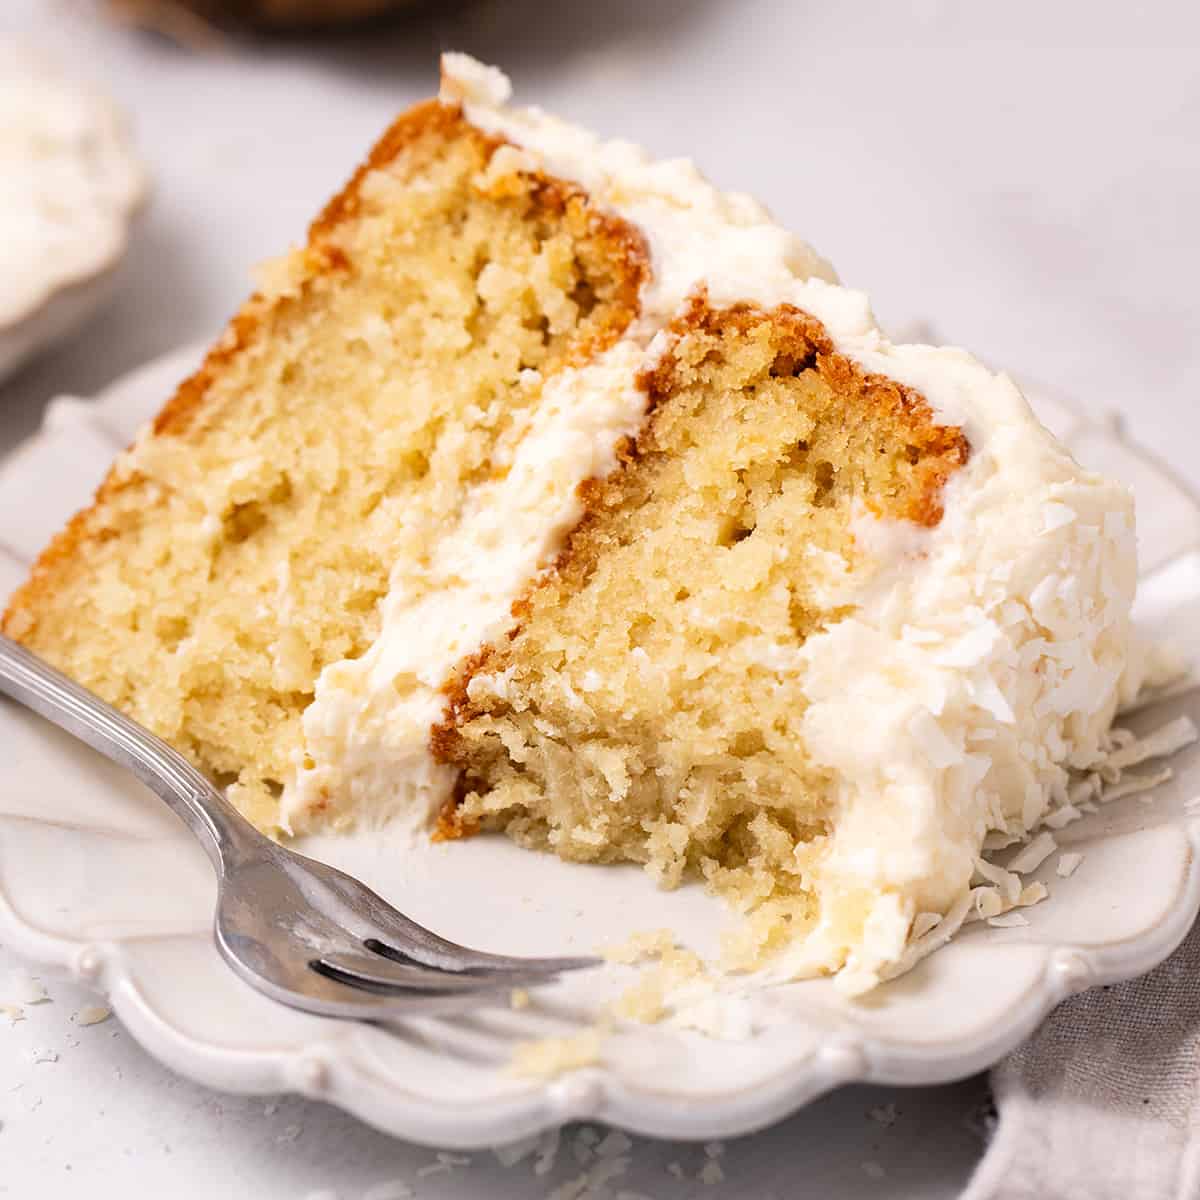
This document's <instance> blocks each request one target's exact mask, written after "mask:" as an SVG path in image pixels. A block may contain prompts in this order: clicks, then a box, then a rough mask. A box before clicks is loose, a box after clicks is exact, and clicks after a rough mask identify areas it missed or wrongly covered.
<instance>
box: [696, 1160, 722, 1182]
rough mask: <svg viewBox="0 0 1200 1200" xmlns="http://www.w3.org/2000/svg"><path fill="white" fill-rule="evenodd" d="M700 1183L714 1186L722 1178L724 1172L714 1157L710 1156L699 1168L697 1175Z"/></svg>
mask: <svg viewBox="0 0 1200 1200" xmlns="http://www.w3.org/2000/svg"><path fill="white" fill-rule="evenodd" d="M698 1178H699V1180H700V1182H701V1183H703V1184H704V1185H705V1186H707V1187H715V1186H716V1185H717V1184H718V1183H720V1182H721V1180H722V1179H724V1178H725V1172H724V1171H722V1170H721V1164H720V1163H719V1162H717V1160H716V1159H715V1158H710V1159H709V1160H708V1162H706V1163H705V1164H704V1166H702V1167H701V1168H700V1174H699V1176H698Z"/></svg>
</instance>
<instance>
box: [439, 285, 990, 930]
mask: <svg viewBox="0 0 1200 1200" xmlns="http://www.w3.org/2000/svg"><path fill="white" fill-rule="evenodd" d="M645 382H646V386H647V387H648V389H649V391H650V392H651V395H652V398H653V400H654V402H655V408H654V411H653V415H652V418H651V421H650V423H649V425H648V427H647V428H646V429H645V430H644V432H643V434H642V436H641V437H640V438H639V440H638V445H637V447H636V451H635V452H634V453H632V455H631V456H630V461H629V462H628V464H627V466H626V469H625V470H624V471H622V472H620V473H618V474H615V475H614V476H611V477H610V478H609V479H608V480H607V481H605V482H603V483H598V484H594V485H593V486H592V488H591V493H590V496H589V503H590V507H591V513H590V515H589V516H588V517H587V518H586V519H585V521H584V522H583V524H582V525H581V526H580V528H579V529H578V530H577V531H576V533H575V535H574V536H573V538H572V539H571V542H570V544H569V546H568V549H567V551H566V552H565V554H564V555H563V558H562V560H561V561H560V563H559V566H558V569H557V570H556V571H555V572H553V573H552V574H551V575H550V576H549V577H548V578H546V579H545V580H543V581H542V582H541V583H540V584H539V586H537V587H535V588H534V589H533V590H532V592H531V594H530V596H529V597H528V599H527V602H526V605H525V608H524V611H523V614H522V621H521V624H520V627H519V629H518V630H517V632H516V633H515V636H514V637H513V638H512V639H511V640H510V641H507V642H506V643H504V644H501V645H497V646H494V647H492V648H491V649H490V650H489V651H488V652H487V653H486V654H485V655H484V656H483V659H482V661H480V662H479V663H477V664H475V666H474V670H473V672H472V674H471V675H470V676H469V677H468V678H467V679H465V680H463V681H460V684H459V689H458V694H457V700H456V704H455V711H454V713H453V716H452V718H451V719H450V720H449V721H448V722H447V724H446V726H445V727H444V728H443V730H442V731H441V733H440V736H439V745H440V748H441V750H442V752H443V754H444V755H445V756H446V757H447V758H449V759H450V760H452V761H454V762H455V763H456V764H458V765H459V766H461V767H462V768H463V771H464V776H463V783H462V786H461V795H460V801H459V806H458V808H457V812H456V819H457V823H458V827H459V828H467V829H469V828H471V827H472V826H473V825H475V824H479V823H483V824H486V825H490V826H495V825H500V826H504V827H506V828H507V829H508V831H509V832H510V833H511V834H513V835H514V836H516V837H517V838H518V839H519V840H521V841H522V842H525V843H527V844H530V845H533V846H541V847H548V848H550V849H552V850H554V852H556V853H557V854H559V855H562V856H564V857H566V858H569V859H576V860H584V861H587V860H602V861H612V860H614V859H632V860H634V861H638V862H644V863H647V864H650V865H651V866H652V868H653V869H654V870H655V871H656V872H657V873H658V874H659V875H660V877H661V878H662V879H663V880H664V881H665V882H667V883H674V882H677V881H678V880H679V878H680V877H681V875H682V873H683V872H684V871H687V870H692V871H697V872H701V873H703V875H705V876H706V877H707V878H708V879H709V880H710V881H711V882H712V883H714V884H716V885H717V886H719V887H720V889H721V890H723V891H725V892H733V893H735V894H737V895H738V896H739V898H740V899H741V900H742V901H743V902H744V903H745V904H747V905H760V904H762V903H763V902H764V901H767V900H768V899H770V900H772V902H779V903H783V904H784V905H787V906H789V907H790V908H791V909H792V910H794V912H793V915H797V916H803V915H804V914H805V912H806V906H807V900H806V899H805V886H804V882H805V881H804V874H805V864H806V861H807V859H806V856H805V854H804V853H803V851H801V853H799V854H797V853H796V848H797V846H801V847H803V846H804V845H805V844H809V845H811V846H816V845H819V842H820V839H821V837H822V835H823V834H824V832H825V830H826V825H825V822H826V820H827V819H828V817H829V812H830V809H829V803H828V801H829V789H830V780H829V779H828V778H826V777H825V776H824V775H823V774H822V772H821V771H820V770H819V769H817V768H815V767H814V766H813V765H812V764H811V763H810V762H809V760H808V759H807V757H806V754H805V748H804V740H803V738H802V736H801V734H800V721H801V719H802V717H803V715H804V711H805V707H806V700H805V690H804V685H805V672H804V662H803V657H802V648H803V645H804V642H805V639H806V638H807V637H809V636H810V635H811V634H812V633H813V632H814V631H815V630H819V629H822V628H824V627H826V626H828V625H829V624H830V623H831V622H835V621H837V620H838V619H839V617H840V616H841V615H842V614H843V613H844V612H845V611H848V607H847V606H848V605H849V604H850V592H851V590H852V588H853V587H854V586H855V585H858V584H861V583H862V582H863V580H864V578H865V575H866V573H867V572H868V571H869V570H870V566H869V558H868V556H867V555H866V554H865V552H864V548H863V547H860V546H859V545H858V544H857V543H856V541H855V537H854V532H853V529H852V525H853V522H854V518H855V516H856V515H857V514H862V513H865V512H870V513H872V514H873V515H875V516H882V517H892V518H903V519H907V520H915V521H916V522H918V523H922V524H934V523H936V522H937V520H938V519H939V517H940V514H941V509H940V489H941V485H942V483H943V481H944V480H945V478H946V477H947V476H948V475H949V474H950V472H952V471H953V470H954V469H956V468H957V467H958V466H959V465H960V464H961V463H962V462H963V461H964V460H965V456H966V444H965V441H964V440H963V438H962V435H961V432H960V431H959V430H957V429H953V428H943V427H939V426H936V425H934V424H933V423H932V420H931V415H930V413H929V410H928V408H927V407H926V405H925V404H924V402H923V401H922V400H921V398H920V397H919V396H917V395H915V394H914V393H910V392H906V391H905V390H903V389H901V388H899V387H898V386H897V385H895V384H893V383H890V382H888V381H886V380H881V379H871V378H867V377H865V376H863V374H862V373H861V372H859V371H858V370H857V369H856V368H853V367H852V366H851V365H850V364H849V363H848V362H847V361H846V360H845V359H843V358H841V357H840V356H838V355H836V354H834V353H832V351H831V348H830V347H829V346H828V343H827V341H826V339H825V337H824V333H823V331H822V329H821V327H820V326H819V324H818V323H817V322H815V321H812V320H811V319H809V318H807V317H805V316H804V315H803V314H800V313H798V312H796V311H795V310H791V311H776V312H774V313H761V312H756V311H754V310H748V309H740V310H732V311H725V312H711V311H709V310H708V309H707V308H706V307H705V306H704V305H702V304H700V305H697V306H696V307H695V308H694V310H693V312H692V313H691V314H689V316H688V317H687V318H686V319H685V320H683V321H682V322H680V323H679V327H678V328H677V330H676V334H675V341H674V344H673V347H672V349H671V351H670V352H669V353H668V354H667V355H666V357H665V358H664V360H663V362H662V363H661V364H660V366H659V367H658V368H657V369H656V370H655V371H654V372H653V373H652V374H651V375H650V376H649V377H648V378H647V379H646V381H645Z"/></svg>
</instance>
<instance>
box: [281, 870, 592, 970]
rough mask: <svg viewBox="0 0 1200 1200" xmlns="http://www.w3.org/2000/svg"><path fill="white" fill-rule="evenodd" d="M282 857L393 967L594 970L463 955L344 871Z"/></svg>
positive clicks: (576, 961) (568, 961)
mask: <svg viewBox="0 0 1200 1200" xmlns="http://www.w3.org/2000/svg"><path fill="white" fill-rule="evenodd" d="M283 853H285V854H286V855H287V857H288V859H292V860H299V862H300V863H301V864H302V865H303V867H304V869H305V871H306V874H308V875H310V876H311V875H316V876H317V877H318V878H320V879H322V880H323V881H324V882H326V883H331V884H333V885H334V886H335V887H337V888H338V890H339V891H340V892H341V895H342V896H343V898H344V899H345V900H346V902H347V903H348V904H349V905H350V906H351V907H352V909H353V910H354V912H355V915H356V916H357V917H358V918H359V919H360V920H359V921H358V922H357V923H356V924H355V926H354V932H355V935H356V936H357V937H360V938H362V939H363V941H364V943H365V944H366V945H367V946H368V948H369V949H371V950H373V951H375V953H377V954H382V955H384V956H385V957H387V958H390V959H393V960H394V961H396V962H400V963H415V964H420V965H424V966H428V967H437V968H438V969H440V970H443V971H520V972H522V973H526V972H544V973H547V974H557V973H558V972H560V971H576V970H581V969H583V968H585V967H595V966H599V965H600V962H601V960H600V959H598V958H589V957H563V958H521V957H519V956H514V955H508V954H488V953H486V952H485V951H483V950H471V949H468V948H467V947H466V946H460V945H459V944H458V943H457V942H452V941H450V940H449V939H448V938H444V937H442V936H441V935H440V934H436V933H434V932H433V930H431V929H426V928H425V926H424V925H420V924H418V923H417V922H416V921H414V920H413V919H412V918H411V917H409V916H406V915H405V914H404V913H402V912H400V911H399V910H398V909H396V908H394V907H393V906H392V905H391V904H389V903H388V902H387V901H386V900H384V898H383V897H382V896H380V895H379V893H378V892H376V891H373V890H372V889H371V888H369V887H367V885H366V884H364V883H363V882H361V880H358V879H355V878H354V877H353V876H351V875H347V874H346V873H345V872H344V871H340V870H338V869H337V868H336V867H331V866H329V865H328V864H326V863H321V862H318V861H316V860H314V859H310V858H307V857H305V856H304V855H301V854H298V853H296V852H295V851H291V850H289V851H285V852H283Z"/></svg>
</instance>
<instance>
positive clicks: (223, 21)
mask: <svg viewBox="0 0 1200 1200" xmlns="http://www.w3.org/2000/svg"><path fill="white" fill-rule="evenodd" d="M103 2H104V3H105V4H106V6H107V8H108V10H109V11H110V12H111V13H112V14H113V15H114V16H116V17H117V18H119V19H121V20H125V21H129V22H131V23H132V24H135V25H141V26H143V27H145V28H147V29H153V30H155V31H156V32H158V33H162V34H165V35H167V36H168V37H172V38H175V39H177V40H179V41H184V42H186V41H188V40H191V39H193V38H194V37H195V36H196V35H197V34H202V33H203V32H205V31H206V30H211V29H215V28H237V27H244V28H249V29H256V30H261V31H271V32H282V31H292V30H305V29H329V28H332V27H334V26H337V25H351V24H355V23H357V22H361V21H367V20H370V19H371V18H373V17H383V16H386V15H388V14H389V13H395V12H399V11H400V10H401V9H405V8H412V7H413V6H414V0H103Z"/></svg>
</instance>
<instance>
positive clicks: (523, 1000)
mask: <svg viewBox="0 0 1200 1200" xmlns="http://www.w3.org/2000/svg"><path fill="white" fill-rule="evenodd" d="M508 1003H509V1007H510V1008H516V1009H521V1008H528V1007H529V992H528V991H527V990H526V989H525V988H513V990H512V992H511V993H510V995H509V997H508Z"/></svg>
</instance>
